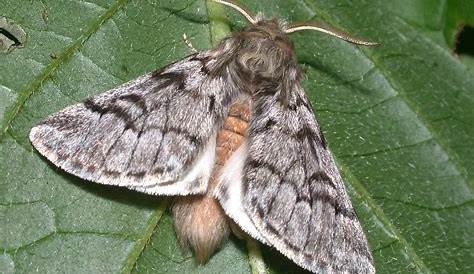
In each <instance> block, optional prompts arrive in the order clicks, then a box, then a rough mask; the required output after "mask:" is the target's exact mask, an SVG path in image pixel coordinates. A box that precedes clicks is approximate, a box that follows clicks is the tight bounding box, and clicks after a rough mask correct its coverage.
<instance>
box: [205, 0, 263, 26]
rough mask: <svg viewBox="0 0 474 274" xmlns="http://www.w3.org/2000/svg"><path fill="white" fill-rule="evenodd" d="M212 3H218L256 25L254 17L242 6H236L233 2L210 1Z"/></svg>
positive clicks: (226, 0)
mask: <svg viewBox="0 0 474 274" xmlns="http://www.w3.org/2000/svg"><path fill="white" fill-rule="evenodd" d="M211 1H212V2H216V3H220V4H222V5H226V6H229V7H231V8H233V9H235V10H236V11H238V12H240V13H241V14H242V15H243V16H245V18H246V19H247V20H248V21H249V22H250V23H251V24H252V25H255V24H257V20H256V19H255V16H253V14H252V13H251V12H250V11H249V10H248V9H247V8H246V7H244V6H242V5H240V4H237V3H236V2H235V1H232V0H211Z"/></svg>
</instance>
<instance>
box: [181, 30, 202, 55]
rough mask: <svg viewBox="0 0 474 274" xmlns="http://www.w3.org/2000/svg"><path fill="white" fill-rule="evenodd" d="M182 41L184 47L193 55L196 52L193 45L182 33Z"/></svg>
mask: <svg viewBox="0 0 474 274" xmlns="http://www.w3.org/2000/svg"><path fill="white" fill-rule="evenodd" d="M183 40H184V43H185V44H186V46H188V48H189V49H191V51H192V52H193V53H196V52H198V51H197V49H195V48H194V47H193V44H192V43H191V41H189V39H188V36H187V35H186V33H183Z"/></svg>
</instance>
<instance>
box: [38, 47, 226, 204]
mask: <svg viewBox="0 0 474 274" xmlns="http://www.w3.org/2000/svg"><path fill="white" fill-rule="evenodd" d="M220 51H221V49H220V48H216V49H214V50H210V51H205V52H200V53H196V54H193V55H191V56H188V57H186V58H184V59H182V60H180V61H177V62H176V63H174V64H171V65H169V66H167V67H165V68H163V69H161V70H157V71H155V72H151V73H148V74H146V75H144V76H141V77H139V78H137V79H136V80H132V81H130V82H128V83H125V84H123V85H121V86H119V87H116V88H114V89H112V90H110V91H106V92H104V93H102V94H99V95H97V96H94V97H91V98H89V99H87V100H85V101H84V102H83V103H80V104H76V105H73V106H70V107H67V108H66V109H64V110H62V111H60V112H58V113H55V114H53V115H51V116H50V117H48V118H46V119H45V120H44V121H43V122H41V123H40V124H38V125H37V126H35V127H34V128H33V129H32V130H31V132H30V140H31V142H32V144H33V145H34V146H35V147H36V148H37V149H38V151H39V152H40V153H41V154H43V155H44V156H45V157H46V158H48V159H49V160H50V161H51V162H52V163H54V164H55V165H57V166H59V167H61V168H62V169H64V170H65V171H67V172H69V173H71V174H74V175H76V176H78V177H80V178H83V179H86V180H90V181H94V182H98V183H102V184H109V185H119V186H125V187H128V188H131V189H134V190H137V191H141V192H145V193H149V194H163V195H187V194H195V193H203V192H205V191H206V189H207V184H208V179H209V176H210V173H211V170H212V167H213V165H214V152H215V135H216V131H217V129H218V127H219V125H220V123H221V122H222V120H223V117H224V115H225V113H226V111H227V109H228V106H229V104H230V103H231V101H232V98H233V97H234V96H235V94H233V92H235V89H233V88H232V87H229V85H228V84H226V79H225V77H226V75H225V72H222V73H221V74H219V73H220V72H219V71H217V72H216V74H215V77H210V76H209V74H210V70H211V69H212V66H213V63H215V59H216V56H218V53H219V52H220Z"/></svg>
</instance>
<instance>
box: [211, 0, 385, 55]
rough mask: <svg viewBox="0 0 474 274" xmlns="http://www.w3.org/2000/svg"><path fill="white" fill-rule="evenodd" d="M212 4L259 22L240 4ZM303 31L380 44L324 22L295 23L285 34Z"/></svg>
mask: <svg viewBox="0 0 474 274" xmlns="http://www.w3.org/2000/svg"><path fill="white" fill-rule="evenodd" d="M211 1H212V2H216V3H219V4H222V5H225V6H229V7H231V8H233V9H235V10H236V11H238V12H240V13H241V14H242V15H243V16H245V18H246V19H247V20H248V21H249V22H250V23H251V24H252V25H255V24H257V20H256V19H255V16H254V15H253V14H252V12H250V11H249V10H248V9H247V8H246V7H244V6H242V5H240V4H238V3H237V2H235V1H233V0H211ZM301 30H316V31H320V32H324V33H327V34H329V35H331V36H334V37H337V38H339V39H342V40H345V41H347V42H350V43H354V44H357V45H364V46H377V45H379V43H376V42H371V41H367V40H365V39H362V38H358V37H355V36H352V35H351V34H349V33H347V32H344V31H341V30H338V29H336V28H334V27H332V26H330V25H328V24H326V23H324V22H322V21H304V22H297V23H293V24H291V25H290V26H288V28H287V29H285V33H293V32H297V31H301Z"/></svg>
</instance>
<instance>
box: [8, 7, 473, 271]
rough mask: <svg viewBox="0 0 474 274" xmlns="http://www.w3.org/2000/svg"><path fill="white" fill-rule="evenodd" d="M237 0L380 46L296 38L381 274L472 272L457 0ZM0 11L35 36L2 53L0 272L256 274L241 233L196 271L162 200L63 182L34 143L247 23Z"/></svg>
mask: <svg viewBox="0 0 474 274" xmlns="http://www.w3.org/2000/svg"><path fill="white" fill-rule="evenodd" d="M241 2H242V3H244V4H246V5H247V6H248V7H249V9H250V10H253V11H263V12H264V13H265V14H266V15H267V16H276V17H278V18H282V19H286V20H288V21H296V20H306V19H311V18H320V19H323V20H325V21H326V22H328V23H330V24H332V25H334V26H337V27H339V28H341V29H344V30H346V31H349V32H351V33H354V34H357V35H359V36H364V37H367V38H369V39H371V40H374V41H377V42H380V43H381V46H379V47H375V48H364V47H356V46H353V45H351V44H348V43H345V42H343V41H340V40H337V39H335V38H333V37H329V36H327V35H324V34H320V33H316V32H309V31H308V32H301V33H295V34H292V36H291V38H292V40H293V41H294V43H295V50H296V52H297V55H298V59H299V63H300V64H301V65H302V67H303V69H304V70H305V72H306V76H307V77H306V79H305V82H304V84H305V87H306V92H307V94H308V96H309V97H310V98H311V101H312V102H313V106H314V108H315V110H316V112H317V117H318V120H319V121H320V123H321V126H322V128H323V130H324V132H325V135H326V139H327V140H328V143H329V145H330V148H331V150H332V151H333V153H334V154H335V156H336V158H337V162H338V165H339V167H340V169H341V171H342V172H343V175H344V179H345V182H346V186H347V188H348V190H349V193H350V195H351V197H352V200H353V203H354V206H355V207H356V210H357V213H358V216H359V219H360V221H361V223H362V225H363V227H364V229H365V231H366V234H367V236H368V238H369V242H370V245H371V248H372V250H373V254H374V258H375V263H376V268H377V273H472V272H474V265H473V263H472V262H473V261H474V252H473V250H472V249H473V246H474V235H473V232H472V231H473V230H472V227H474V207H473V205H474V203H473V194H472V191H473V185H474V179H473V178H474V157H473V156H472V155H474V138H472V136H474V89H473V87H474V78H473V77H472V70H471V71H469V69H468V68H466V66H465V65H463V63H461V62H460V61H459V60H458V59H457V58H456V57H455V56H453V55H452V54H451V53H450V52H451V51H452V50H451V49H450V48H449V46H448V45H452V44H453V42H452V41H451V40H450V39H449V37H451V34H449V33H454V30H453V29H454V27H455V24H454V25H453V23H452V20H451V19H450V18H452V16H446V14H453V12H451V11H452V9H453V7H454V4H453V1H442V0H423V1H422V0H419V1H412V0H400V1H382V0H377V1H367V2H366V1H349V0H346V1H345V0H338V1H334V0H317V1H316V0H305V1H302V0H292V1H283V0H281V1H277V0H272V1H270V0H268V1H241ZM354 2H356V3H354ZM463 5H464V7H465V8H464V9H465V10H468V9H470V10H473V9H474V4H472V3H471V1H463ZM0 6H1V7H2V8H1V10H0V18H5V19H8V23H9V24H13V25H14V26H15V29H17V30H18V29H19V30H23V31H24V32H25V33H26V41H24V42H23V43H22V47H14V48H11V49H9V50H8V51H6V52H0V124H1V126H0V130H1V131H0V219H1V222H0V250H1V251H2V252H1V254H2V255H1V256H0V272H1V273H15V272H17V273H26V272H34V271H36V272H48V273H91V272H93V273H103V272H107V273H117V272H125V273H128V272H134V273H145V272H154V273H251V272H252V270H253V271H255V269H252V267H254V264H252V266H250V265H249V259H248V251H247V248H246V245H245V242H243V241H242V240H238V239H234V238H232V239H231V240H230V241H229V242H228V243H227V244H226V245H225V246H224V247H223V248H222V249H221V250H220V251H219V252H218V253H217V254H216V255H215V256H213V257H212V258H211V260H210V262H209V263H208V264H206V265H204V266H196V264H195V262H194V260H193V258H192V256H191V255H190V254H186V253H182V252H181V250H180V248H179V247H178V245H177V242H176V239H175V236H174V231H173V227H172V222H171V220H170V217H169V214H168V213H167V211H166V210H165V208H166V206H167V204H168V201H167V199H163V198H162V197H152V196H147V195H143V194H139V193H135V192H132V191H128V190H125V189H120V188H116V187H108V186H102V185H98V184H92V183H88V182H85V181H82V180H80V179H78V178H75V177H73V176H70V175H68V174H66V173H65V172H63V171H61V170H60V169H58V168H57V167H55V166H54V165H52V164H50V163H48V162H47V161H46V160H45V159H44V158H42V157H40V156H39V154H38V153H37V152H35V151H34V149H33V148H32V147H31V145H30V144H29V142H28V138H27V136H28V132H29V130H30V128H31V127H32V126H33V125H34V124H35V123H37V122H38V121H39V120H41V119H42V118H44V117H45V116H47V115H49V114H51V113H54V112H56V111H58V110H60V109H62V108H64V107H65V106H67V105H70V104H73V103H75V102H77V101H80V100H83V99H84V98H86V97H88V96H91V95H94V94H97V93H100V92H103V91H105V90H108V89H110V88H112V87H114V86H116V85H118V84H120V83H123V82H125V81H127V80H130V79H133V78H135V77H137V76H139V75H141V74H143V73H145V72H148V71H151V70H154V69H156V68H158V67H161V66H164V65H166V64H168V63H170V62H173V61H175V60H177V59H179V58H182V57H184V56H186V55H187V54H189V53H190V49H189V48H188V47H187V46H186V45H185V43H184V42H183V40H182V34H183V33H186V34H187V36H188V38H189V39H190V40H191V42H192V43H193V45H194V47H195V48H197V49H206V48H209V47H211V45H212V44H213V43H215V41H217V40H218V39H219V38H221V37H222V35H223V34H225V33H228V31H229V29H238V28H241V27H242V26H243V25H244V24H245V20H244V19H243V18H242V17H241V16H238V15H237V14H236V13H235V12H234V11H230V10H229V9H227V8H223V7H217V6H213V7H210V8H209V9H208V3H206V2H204V1H202V0H201V1H184V0H180V1H171V0H170V1H158V0H147V1H126V0H118V1H106V0H94V1H87V2H86V1H81V0H74V1H56V0H54V1H53V0H50V1H46V0H44V1H27V3H26V1H11V0H0ZM224 11H227V13H228V14H229V17H228V19H226V18H225V16H223V15H224ZM461 11H462V10H461ZM457 12H459V9H457ZM457 14H459V13H457ZM463 16H464V17H468V19H469V20H471V21H472V20H473V19H472V13H465V14H464V13H463ZM458 17H459V16H458ZM450 20H451V21H450ZM466 20H467V19H466ZM16 27H18V28H16ZM15 33H21V31H19V32H14V33H11V34H13V35H15ZM2 35H3V32H0V36H2ZM0 40H1V39H0ZM262 253H263V259H264V261H265V262H266V265H267V268H268V273H302V271H301V270H300V269H299V268H297V267H296V266H294V264H293V263H291V261H289V260H287V259H285V258H283V256H281V255H279V254H278V253H277V252H275V251H274V250H271V249H269V248H267V247H264V246H262Z"/></svg>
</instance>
